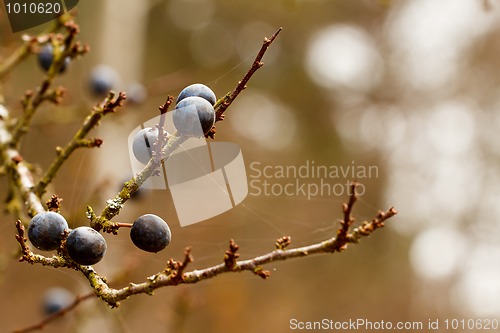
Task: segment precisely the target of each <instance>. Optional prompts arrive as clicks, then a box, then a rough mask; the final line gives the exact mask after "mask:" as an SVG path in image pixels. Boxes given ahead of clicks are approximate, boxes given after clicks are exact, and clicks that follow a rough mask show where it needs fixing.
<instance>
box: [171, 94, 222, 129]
mask: <svg viewBox="0 0 500 333" xmlns="http://www.w3.org/2000/svg"><path fill="white" fill-rule="evenodd" d="M173 120H174V126H175V128H176V129H177V131H179V133H181V134H183V135H188V136H195V137H201V136H203V135H204V134H207V133H208V131H210V129H211V128H212V126H213V125H214V123H215V110H214V107H213V106H212V105H211V104H210V103H209V102H207V100H206V99H204V98H201V97H197V96H193V97H186V98H184V99H183V100H182V101H180V102H179V103H177V105H176V107H175V110H174V115H173Z"/></svg>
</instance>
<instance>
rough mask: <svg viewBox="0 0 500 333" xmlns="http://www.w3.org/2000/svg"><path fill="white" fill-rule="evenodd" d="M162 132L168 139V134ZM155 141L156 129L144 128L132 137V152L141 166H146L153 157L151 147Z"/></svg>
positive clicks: (156, 137) (156, 136)
mask: <svg viewBox="0 0 500 333" xmlns="http://www.w3.org/2000/svg"><path fill="white" fill-rule="evenodd" d="M163 131H164V132H163V135H164V136H165V137H168V135H169V134H168V132H167V131H165V130H163ZM157 139H158V128H157V127H154V128H153V127H146V128H143V129H141V130H140V131H139V132H137V134H136V135H135V136H134V141H133V142H132V152H133V153H134V156H135V158H136V159H137V160H138V161H139V162H141V163H142V164H147V163H148V162H149V159H150V158H151V156H152V155H153V149H154V147H153V145H154V143H155V142H156V140H157Z"/></svg>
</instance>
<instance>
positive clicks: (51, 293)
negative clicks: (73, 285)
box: [42, 287, 75, 315]
mask: <svg viewBox="0 0 500 333" xmlns="http://www.w3.org/2000/svg"><path fill="white" fill-rule="evenodd" d="M74 299H75V296H74V295H73V293H72V292H70V291H69V290H67V289H64V288H61V287H53V288H50V289H49V290H47V291H46V292H45V295H44V296H43V302H42V306H43V312H44V313H45V314H46V315H51V314H53V313H55V312H58V311H60V310H61V309H63V308H66V307H68V306H69V305H70V304H71V303H73V301H74Z"/></svg>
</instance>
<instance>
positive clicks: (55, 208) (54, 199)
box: [46, 194, 63, 213]
mask: <svg viewBox="0 0 500 333" xmlns="http://www.w3.org/2000/svg"><path fill="white" fill-rule="evenodd" d="M62 201H63V199H62V198H59V196H58V195H57V194H54V195H52V196H51V197H50V199H49V200H47V202H46V204H47V208H48V209H49V211H51V212H57V213H58V212H59V210H60V208H61V202H62Z"/></svg>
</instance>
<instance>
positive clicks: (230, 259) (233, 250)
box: [224, 239, 240, 270]
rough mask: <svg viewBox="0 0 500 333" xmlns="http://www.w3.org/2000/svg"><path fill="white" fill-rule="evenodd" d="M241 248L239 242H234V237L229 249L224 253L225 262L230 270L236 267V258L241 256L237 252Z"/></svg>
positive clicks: (230, 241)
mask: <svg viewBox="0 0 500 333" xmlns="http://www.w3.org/2000/svg"><path fill="white" fill-rule="evenodd" d="M239 248H240V247H239V246H238V244H236V243H235V242H234V239H231V240H229V250H227V251H226V254H225V255H224V264H225V265H226V267H227V268H229V269H230V270H232V269H233V268H234V266H235V265H236V260H237V259H238V258H239V257H240V254H239V253H237V252H238V249H239Z"/></svg>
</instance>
